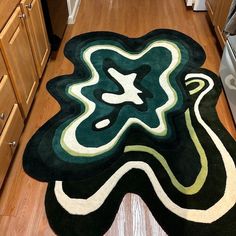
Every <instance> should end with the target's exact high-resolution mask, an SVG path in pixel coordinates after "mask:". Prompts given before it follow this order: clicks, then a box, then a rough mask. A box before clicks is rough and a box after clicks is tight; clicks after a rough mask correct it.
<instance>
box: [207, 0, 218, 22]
mask: <svg viewBox="0 0 236 236" xmlns="http://www.w3.org/2000/svg"><path fill="white" fill-rule="evenodd" d="M218 4H219V0H206V7H207V10H208V14H209V16H210V18H211V22H212V24H213V25H215V13H216V9H217V5H218Z"/></svg>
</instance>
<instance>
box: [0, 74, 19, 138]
mask: <svg viewBox="0 0 236 236" xmlns="http://www.w3.org/2000/svg"><path fill="white" fill-rule="evenodd" d="M15 103H16V98H15V95H14V91H13V88H12V86H11V82H10V79H9V78H8V76H7V75H4V76H3V79H2V80H1V81H0V134H1V133H2V130H3V128H4V125H5V124H6V121H7V119H8V117H9V115H10V113H11V110H12V108H13V106H14V104H15Z"/></svg>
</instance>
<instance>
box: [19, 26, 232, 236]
mask: <svg viewBox="0 0 236 236" xmlns="http://www.w3.org/2000/svg"><path fill="white" fill-rule="evenodd" d="M65 56H66V57H67V58H68V59H69V60H70V61H71V62H72V63H73V64H74V72H73V74H71V75H63V76H60V77H57V78H55V79H53V80H51V81H49V82H48V84H47V89H48V91H49V92H50V93H51V95H52V96H54V98H55V99H56V100H57V101H58V102H59V103H60V105H61V110H60V112H59V113H57V114H56V115H55V116H54V117H53V118H51V119H50V120H49V121H48V122H47V123H46V124H44V125H43V126H42V127H41V128H40V129H39V130H38V131H37V132H36V133H35V134H34V136H33V137H32V139H31V140H30V141H29V143H28V145H27V147H26V150H25V153H24V158H23V166H24V170H25V171H26V173H28V174H29V175H30V176H32V177H33V178H35V179H37V180H39V181H45V182H48V190H47V193H46V199H45V206H46V212H47V216H48V220H49V223H50V226H51V227H52V229H53V230H54V231H55V233H57V234H58V235H84V236H90V235H103V234H104V233H105V232H106V231H107V230H108V229H109V227H110V226H111V224H112V222H113V220H114V218H115V216H116V213H117V211H118V209H119V205H120V203H121V201H122V198H123V197H124V195H125V194H126V193H128V192H131V193H136V194H138V195H139V196H140V197H141V198H142V199H143V201H145V203H146V204H147V206H148V207H149V209H150V210H151V212H152V214H153V216H154V217H155V219H156V220H157V221H158V223H159V224H160V225H161V226H162V227H163V229H164V230H165V231H166V232H167V234H169V235H198V236H199V235H221V236H222V235H236V208H235V201H236V169H235V158H236V154H235V153H236V145H235V141H234V140H233V139H232V137H231V136H230V135H229V134H228V132H227V131H226V130H225V129H224V127H223V126H222V124H221V123H220V121H219V119H218V117H217V114H216V111H215V106H216V103H217V99H218V97H219V95H220V92H221V90H222V87H221V83H220V79H219V78H218V77H217V76H216V75H215V74H214V73H212V72H211V71H209V70H207V69H203V68H200V67H201V66H202V65H203V63H204V61H205V53H204V50H203V49H202V47H201V46H200V45H199V44H198V43H196V42H195V41H194V40H193V39H191V38H189V37H188V36H186V35H184V34H182V33H180V32H177V31H173V30H165V29H161V30H155V31H152V32H151V33H149V34H147V35H145V36H143V37H141V38H135V39H134V38H128V37H125V36H123V35H119V34H116V33H111V32H93V33H87V34H83V35H79V36H76V37H74V38H73V39H71V40H70V41H69V42H68V43H67V44H66V47H65Z"/></svg>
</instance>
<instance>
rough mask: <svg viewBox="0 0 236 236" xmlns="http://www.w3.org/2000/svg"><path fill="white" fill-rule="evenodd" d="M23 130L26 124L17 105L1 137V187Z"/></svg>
mask: <svg viewBox="0 0 236 236" xmlns="http://www.w3.org/2000/svg"><path fill="white" fill-rule="evenodd" d="M23 128H24V122H23V119H22V116H21V113H20V110H19V107H18V105H17V104H15V105H14V107H13V109H12V112H11V114H10V116H9V118H8V120H7V123H6V125H5V128H4V129H3V132H2V134H1V136H0V187H1V185H2V183H3V180H4V178H5V175H6V173H7V170H8V167H9V165H10V163H11V159H12V156H13V154H14V152H15V149H16V147H17V144H18V141H19V139H20V135H21V133H22V130H23Z"/></svg>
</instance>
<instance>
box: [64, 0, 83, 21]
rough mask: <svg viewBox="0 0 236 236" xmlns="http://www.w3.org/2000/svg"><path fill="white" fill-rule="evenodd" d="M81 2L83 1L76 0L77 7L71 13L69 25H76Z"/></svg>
mask: <svg viewBox="0 0 236 236" xmlns="http://www.w3.org/2000/svg"><path fill="white" fill-rule="evenodd" d="M80 1H81V0H76V2H75V6H74V8H73V9H72V12H71V13H70V15H69V17H68V22H67V23H68V24H69V25H71V24H74V23H75V19H76V16H77V13H78V10H79V6H80Z"/></svg>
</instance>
